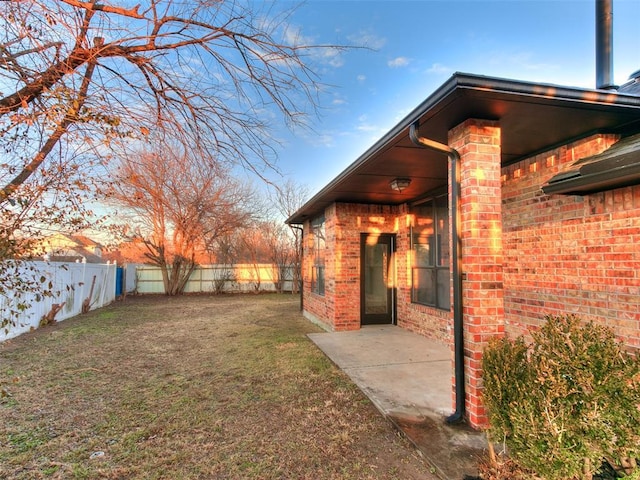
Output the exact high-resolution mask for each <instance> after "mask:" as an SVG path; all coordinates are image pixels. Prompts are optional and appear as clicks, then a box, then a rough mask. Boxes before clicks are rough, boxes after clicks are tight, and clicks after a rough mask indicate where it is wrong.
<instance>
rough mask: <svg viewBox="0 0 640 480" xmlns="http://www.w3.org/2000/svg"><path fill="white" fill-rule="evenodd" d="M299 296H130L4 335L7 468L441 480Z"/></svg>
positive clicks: (32, 473)
mask: <svg viewBox="0 0 640 480" xmlns="http://www.w3.org/2000/svg"><path fill="white" fill-rule="evenodd" d="M297 302H298V300H297V298H295V297H290V296H283V295H280V296H278V295H261V296H254V295H248V296H214V297H211V296H197V297H181V298H167V297H130V298H128V299H127V300H126V301H125V302H121V303H117V304H114V305H113V306H110V307H107V308H103V309H101V310H98V311H95V312H91V313H89V314H87V315H84V316H81V317H77V318H75V319H71V320H67V321H65V322H62V323H60V324H58V325H54V326H52V327H45V328H43V329H40V330H38V331H36V332H33V333H29V334H26V335H23V336H21V337H19V338H17V339H13V340H10V341H7V342H5V343H4V344H0V380H3V381H4V382H9V390H10V392H11V394H12V396H11V397H9V398H6V399H3V400H2V401H1V402H2V403H0V418H1V419H2V420H1V424H0V478H7V479H8V478H11V479H39V478H52V479H54V478H64V479H84V478H90V479H95V478H101V479H136V478H140V479H142V478H144V479H168V478H170V479H196V478H198V479H226V478H233V479H236V478H242V479H276V478H278V479H280V478H295V479H307V478H308V479H329V478H336V479H338V478H339V479H349V478H353V479H366V478H372V479H373V478H375V479H391V478H402V479H417V478H422V479H433V478H435V477H434V476H433V475H432V474H430V473H429V467H428V465H427V464H426V462H424V461H423V460H422V459H421V458H420V457H419V456H418V455H417V454H416V452H415V450H414V449H413V448H412V447H411V446H410V445H409V444H408V442H406V441H405V440H404V438H402V437H401V436H399V435H398V434H397V433H396V432H395V431H394V430H393V428H392V427H391V426H390V425H389V424H388V423H387V422H386V421H385V420H384V419H383V418H382V417H381V416H380V415H379V414H378V412H377V411H376V410H375V408H374V407H373V406H372V405H371V403H370V402H369V401H368V399H366V397H364V396H363V395H362V393H361V392H360V391H359V390H358V389H357V388H356V387H355V386H354V385H353V384H352V383H351V382H350V381H349V379H348V378H347V377H346V376H345V375H344V374H343V373H342V372H341V371H339V370H338V369H336V368H335V367H334V366H333V364H331V363H330V362H329V361H328V360H327V359H326V358H325V357H324V355H323V354H322V353H321V352H320V351H319V350H318V349H317V348H316V347H315V346H314V345H313V344H312V343H311V342H310V341H309V340H308V339H307V337H306V333H308V332H311V331H318V330H317V329H316V327H314V326H313V325H311V324H310V323H308V322H307V321H306V320H304V319H303V318H302V317H301V316H300V314H299V313H298V303H297Z"/></svg>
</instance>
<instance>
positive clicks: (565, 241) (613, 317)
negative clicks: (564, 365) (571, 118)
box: [502, 135, 640, 348]
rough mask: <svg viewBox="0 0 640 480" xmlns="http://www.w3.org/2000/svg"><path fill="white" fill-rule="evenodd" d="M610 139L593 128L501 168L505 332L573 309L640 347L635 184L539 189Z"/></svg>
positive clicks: (639, 193) (639, 224)
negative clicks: (585, 191)
mask: <svg viewBox="0 0 640 480" xmlns="http://www.w3.org/2000/svg"><path fill="white" fill-rule="evenodd" d="M616 140H617V137H616V136H614V135H595V136H592V137H590V138H587V139H584V140H581V141H578V142H575V143H572V144H569V145H567V146H564V147H561V148H557V149H555V150H552V151H549V152H546V153H543V154H540V155H538V156H536V157H533V158H530V159H527V160H525V161H522V162H519V163H517V164H514V165H511V166H509V167H506V168H504V169H503V170H502V195H503V211H504V238H503V245H504V257H505V259H504V261H505V280H504V282H505V313H506V321H507V327H506V328H507V331H508V333H509V334H510V335H513V336H516V335H521V334H526V333H527V332H528V331H530V330H535V329H536V328H538V327H539V326H540V324H541V322H542V320H543V318H544V315H545V314H562V313H574V314H577V315H579V316H580V317H581V318H583V319H584V320H592V321H594V322H601V323H604V324H605V325H608V326H610V327H612V328H613V329H614V330H615V332H616V334H617V335H618V337H619V338H620V339H622V340H623V341H624V342H626V343H627V344H628V345H630V346H632V347H635V348H640V186H634V187H626V188H619V189H616V190H611V191H607V192H602V193H596V194H592V195H587V196H575V195H551V196H549V195H545V194H544V193H543V192H542V191H541V189H540V187H541V186H542V185H543V184H545V183H546V182H547V180H548V179H549V178H551V177H552V176H553V175H555V174H557V173H558V172H561V171H564V170H566V169H567V168H568V167H569V166H570V165H571V164H572V163H573V162H574V161H576V160H578V159H580V158H584V157H586V156H589V155H594V154H597V153H600V152H601V151H603V150H605V149H606V148H608V147H609V146H610V145H611V144H612V143H614V142H615V141H616Z"/></svg>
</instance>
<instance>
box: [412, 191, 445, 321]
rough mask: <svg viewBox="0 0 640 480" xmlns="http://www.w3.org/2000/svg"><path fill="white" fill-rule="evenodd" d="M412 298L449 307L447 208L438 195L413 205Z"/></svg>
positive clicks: (434, 305)
mask: <svg viewBox="0 0 640 480" xmlns="http://www.w3.org/2000/svg"><path fill="white" fill-rule="evenodd" d="M413 213H414V214H415V225H414V226H413V228H412V230H411V248H412V250H413V266H412V269H411V301H412V302H414V303H420V304H423V305H429V306H432V307H436V308H440V309H443V310H449V309H450V308H451V299H450V296H449V291H450V289H449V287H450V283H451V280H450V277H449V257H450V252H449V208H448V205H447V195H446V194H445V195H441V196H438V197H435V198H433V199H431V200H428V201H427V202H425V203H422V204H420V205H418V206H416V207H414V208H413Z"/></svg>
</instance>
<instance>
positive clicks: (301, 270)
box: [289, 225, 304, 312]
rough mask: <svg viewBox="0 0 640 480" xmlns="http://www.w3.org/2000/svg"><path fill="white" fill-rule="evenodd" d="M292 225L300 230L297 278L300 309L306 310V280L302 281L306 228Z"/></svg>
mask: <svg viewBox="0 0 640 480" xmlns="http://www.w3.org/2000/svg"><path fill="white" fill-rule="evenodd" d="M289 226H290V227H291V229H292V230H298V231H299V232H300V247H298V245H296V249H297V248H299V249H300V250H299V251H300V277H299V278H298V279H297V280H298V288H299V289H300V311H301V312H304V282H303V281H302V272H303V268H302V267H303V265H302V259H303V258H304V228H302V227H299V226H298V225H289Z"/></svg>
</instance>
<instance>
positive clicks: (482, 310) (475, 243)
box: [449, 119, 504, 428]
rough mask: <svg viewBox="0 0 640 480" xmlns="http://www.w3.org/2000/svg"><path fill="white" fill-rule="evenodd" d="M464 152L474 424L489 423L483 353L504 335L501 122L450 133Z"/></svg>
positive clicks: (468, 365)
mask: <svg viewBox="0 0 640 480" xmlns="http://www.w3.org/2000/svg"><path fill="white" fill-rule="evenodd" d="M449 145H450V146H451V147H453V148H455V149H456V150H457V151H458V153H460V156H461V163H462V165H461V169H460V182H461V185H460V188H461V198H460V202H461V205H460V216H461V224H460V225H458V229H459V234H460V236H461V239H462V252H461V254H462V262H461V268H462V273H463V282H462V299H463V300H462V302H463V314H462V317H463V318H462V321H463V330H464V355H465V382H466V383H465V390H466V398H465V401H466V411H467V418H468V421H469V423H470V425H471V426H473V427H476V428H477V427H482V426H483V425H486V415H485V411H484V407H483V405H482V369H481V359H482V351H483V349H484V347H485V346H486V345H487V342H488V341H489V339H490V338H491V337H494V336H500V335H503V334H504V302H503V285H502V282H503V273H502V194H501V179H500V174H501V172H500V127H499V124H498V122H495V121H486V120H475V119H470V120H467V121H465V122H464V123H462V124H460V125H458V126H456V127H454V128H453V129H452V130H451V131H450V132H449Z"/></svg>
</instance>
